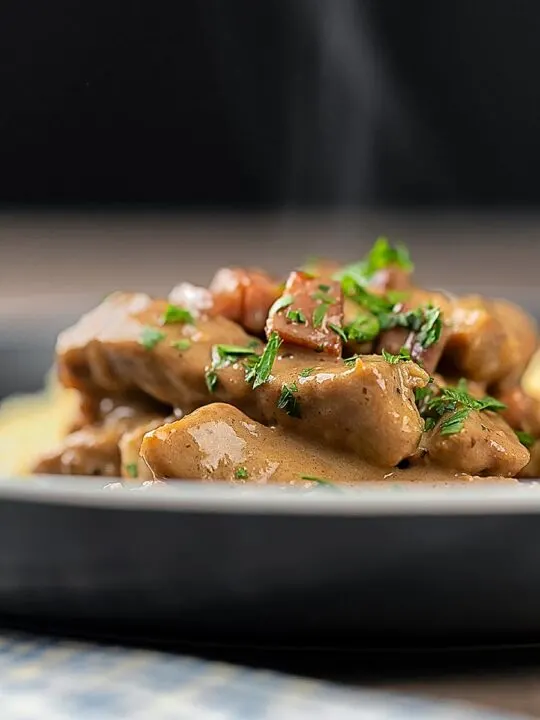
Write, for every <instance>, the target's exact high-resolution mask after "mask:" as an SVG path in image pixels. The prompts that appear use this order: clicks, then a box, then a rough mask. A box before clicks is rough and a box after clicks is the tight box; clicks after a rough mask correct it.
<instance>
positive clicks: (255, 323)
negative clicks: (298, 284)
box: [209, 268, 280, 335]
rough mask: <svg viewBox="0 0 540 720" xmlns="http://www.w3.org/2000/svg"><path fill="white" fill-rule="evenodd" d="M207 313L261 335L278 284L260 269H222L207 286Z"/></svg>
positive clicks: (276, 296)
mask: <svg viewBox="0 0 540 720" xmlns="http://www.w3.org/2000/svg"><path fill="white" fill-rule="evenodd" d="M210 293H211V294H212V297H213V304H212V307H211V309H210V310H209V314H211V315H213V316H216V315H222V316H223V317H226V318H228V319H229V320H233V321H234V322H236V323H238V324H239V325H241V326H242V327H243V328H245V329H246V330H247V331H248V332H250V333H253V334H255V335H260V334H262V332H263V330H264V324H265V322H266V318H267V317H268V311H269V310H270V307H271V305H272V303H273V302H274V301H275V300H276V299H277V298H278V297H279V294H280V288H279V283H278V282H277V281H276V280H274V279H273V278H271V277H270V276H269V275H268V274H267V273H265V272H263V271H262V270H255V269H245V268H222V269H221V270H218V272H217V273H216V274H215V276H214V279H213V280H212V282H211V284H210Z"/></svg>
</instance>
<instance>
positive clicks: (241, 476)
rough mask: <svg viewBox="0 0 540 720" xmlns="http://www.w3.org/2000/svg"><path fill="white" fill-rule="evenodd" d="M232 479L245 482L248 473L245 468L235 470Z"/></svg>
mask: <svg viewBox="0 0 540 720" xmlns="http://www.w3.org/2000/svg"><path fill="white" fill-rule="evenodd" d="M234 477H235V478H236V479H237V480H246V479H247V478H248V471H247V470H246V468H245V467H239V468H236V470H235V471H234Z"/></svg>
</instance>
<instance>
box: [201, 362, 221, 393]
mask: <svg viewBox="0 0 540 720" xmlns="http://www.w3.org/2000/svg"><path fill="white" fill-rule="evenodd" d="M204 381H205V383H206V387H207V388H208V391H209V392H211V393H213V392H215V390H216V385H217V382H218V376H217V373H216V371H215V370H214V369H213V368H208V370H206V372H205V373H204Z"/></svg>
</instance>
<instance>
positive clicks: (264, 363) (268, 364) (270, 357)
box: [246, 330, 281, 389]
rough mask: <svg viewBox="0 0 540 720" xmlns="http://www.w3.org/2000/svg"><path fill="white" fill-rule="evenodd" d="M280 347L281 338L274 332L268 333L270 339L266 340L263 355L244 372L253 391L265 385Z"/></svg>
mask: <svg viewBox="0 0 540 720" xmlns="http://www.w3.org/2000/svg"><path fill="white" fill-rule="evenodd" d="M280 345H281V338H280V337H279V335H278V334H277V332H276V331H275V330H274V332H272V333H270V337H269V338H268V342H267V343H266V347H265V348H264V351H263V354H262V355H261V356H260V357H259V358H258V360H257V361H256V362H252V363H249V367H248V369H247V371H246V380H247V381H248V382H252V383H253V385H252V387H253V389H255V388H257V387H259V385H262V384H263V383H265V382H266V381H267V380H268V378H269V377H270V373H271V372H272V366H273V365H274V360H275V359H276V357H277V353H278V350H279V346H280Z"/></svg>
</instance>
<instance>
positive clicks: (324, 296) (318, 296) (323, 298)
mask: <svg viewBox="0 0 540 720" xmlns="http://www.w3.org/2000/svg"><path fill="white" fill-rule="evenodd" d="M319 287H328V286H327V285H319ZM311 299H312V300H320V302H323V303H326V304H328V305H332V304H333V303H335V302H336V298H334V297H332V296H331V295H328V292H323V291H321V290H317V291H316V292H314V293H312V294H311Z"/></svg>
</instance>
